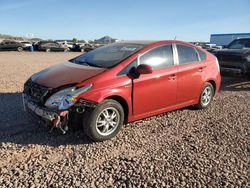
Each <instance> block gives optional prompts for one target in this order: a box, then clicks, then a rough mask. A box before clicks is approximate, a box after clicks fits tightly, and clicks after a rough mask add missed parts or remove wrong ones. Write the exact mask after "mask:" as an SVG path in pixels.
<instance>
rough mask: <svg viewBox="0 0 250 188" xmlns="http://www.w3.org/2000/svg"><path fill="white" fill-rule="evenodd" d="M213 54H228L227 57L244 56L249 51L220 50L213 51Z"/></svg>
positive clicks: (249, 50)
mask: <svg viewBox="0 0 250 188" xmlns="http://www.w3.org/2000/svg"><path fill="white" fill-rule="evenodd" d="M213 53H215V54H225V55H227V54H229V55H239V56H241V55H246V54H248V53H250V49H222V50H214V52H213Z"/></svg>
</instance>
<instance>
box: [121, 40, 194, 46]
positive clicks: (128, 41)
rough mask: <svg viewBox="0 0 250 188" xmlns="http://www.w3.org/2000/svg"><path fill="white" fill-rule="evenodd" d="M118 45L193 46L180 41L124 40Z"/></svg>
mask: <svg viewBox="0 0 250 188" xmlns="http://www.w3.org/2000/svg"><path fill="white" fill-rule="evenodd" d="M117 43H118V44H138V45H143V46H148V45H152V44H164V43H181V44H189V45H192V44H191V43H188V42H184V41H179V40H124V41H119V42H117ZM192 46H193V45H192Z"/></svg>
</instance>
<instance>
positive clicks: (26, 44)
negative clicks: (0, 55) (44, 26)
mask: <svg viewBox="0 0 250 188" xmlns="http://www.w3.org/2000/svg"><path fill="white" fill-rule="evenodd" d="M21 43H22V44H23V46H24V48H29V47H31V46H32V43H31V42H28V41H23V42H21Z"/></svg>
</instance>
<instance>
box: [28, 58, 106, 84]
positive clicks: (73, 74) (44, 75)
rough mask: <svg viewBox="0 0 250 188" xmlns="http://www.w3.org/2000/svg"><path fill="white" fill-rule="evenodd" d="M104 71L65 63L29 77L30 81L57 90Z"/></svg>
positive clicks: (103, 69)
mask: <svg viewBox="0 0 250 188" xmlns="http://www.w3.org/2000/svg"><path fill="white" fill-rule="evenodd" d="M105 70H106V69H105V68H99V67H92V66H85V65H78V64H75V63H72V62H69V61H67V62H64V63H61V64H58V65H55V66H52V67H49V68H47V69H44V70H42V71H40V72H38V73H35V74H34V75H32V76H31V80H32V81H33V82H35V83H37V84H39V85H42V86H46V87H49V88H57V87H60V86H63V85H69V84H77V83H80V82H82V81H84V80H87V79H89V78H91V77H93V76H96V75H98V74H100V73H102V72H103V71H105Z"/></svg>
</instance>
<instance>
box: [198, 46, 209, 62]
mask: <svg viewBox="0 0 250 188" xmlns="http://www.w3.org/2000/svg"><path fill="white" fill-rule="evenodd" d="M197 51H198V54H199V56H200V60H201V61H205V60H206V59H207V55H206V53H205V52H203V51H202V50H199V49H197Z"/></svg>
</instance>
